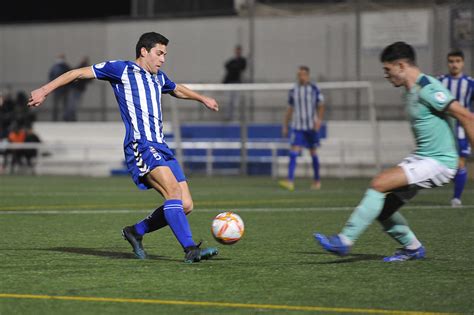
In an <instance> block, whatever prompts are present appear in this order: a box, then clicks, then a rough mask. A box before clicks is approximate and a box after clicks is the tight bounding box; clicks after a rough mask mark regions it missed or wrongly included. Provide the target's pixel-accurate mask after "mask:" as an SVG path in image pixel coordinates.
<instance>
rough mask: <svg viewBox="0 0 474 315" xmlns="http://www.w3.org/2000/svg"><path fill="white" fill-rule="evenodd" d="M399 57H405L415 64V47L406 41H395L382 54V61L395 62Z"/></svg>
mask: <svg viewBox="0 0 474 315" xmlns="http://www.w3.org/2000/svg"><path fill="white" fill-rule="evenodd" d="M399 59H405V60H407V62H408V63H409V64H411V65H414V64H415V61H416V55H415V50H414V49H413V47H412V46H410V45H408V44H407V43H405V42H395V43H393V44H391V45H388V46H387V47H385V48H384V50H383V51H382V53H381V54H380V61H381V62H393V61H395V60H399Z"/></svg>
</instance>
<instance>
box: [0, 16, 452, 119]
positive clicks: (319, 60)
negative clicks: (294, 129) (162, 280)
mask: <svg viewBox="0 0 474 315" xmlns="http://www.w3.org/2000/svg"><path fill="white" fill-rule="evenodd" d="M429 13H430V25H429V29H430V39H431V40H430V45H429V47H426V48H418V49H417V54H418V59H419V64H420V66H421V67H422V69H423V70H424V71H425V72H427V73H432V72H433V71H434V70H436V71H441V70H442V69H444V58H445V57H444V56H445V52H447V51H448V50H449V42H448V40H449V31H448V30H447V28H446V27H441V26H438V27H436V28H435V25H433V24H434V11H429ZM436 17H437V18H438V19H440V21H441V22H443V21H445V22H446V23H447V21H449V19H448V18H449V10H447V9H442V8H441V9H439V10H438V11H436ZM148 31H157V32H160V33H163V34H164V35H165V36H167V37H168V38H169V39H170V45H169V47H168V52H169V54H168V56H167V64H166V66H165V68H164V71H165V72H167V74H169V76H170V77H171V78H172V79H173V80H175V81H177V82H190V83H193V82H200V83H218V82H221V80H222V77H223V75H224V69H223V63H224V62H225V60H226V59H228V58H229V57H231V56H232V53H233V47H234V45H235V44H236V43H241V44H242V45H243V48H244V54H245V53H247V52H248V50H247V49H248V45H247V43H248V21H247V19H246V18H240V17H230V18H229V17H225V18H200V19H175V20H163V21H159V20H156V21H153V20H143V21H104V22H99V21H97V22H86V23H76V22H74V23H54V24H53V23H43V24H18V25H16V24H12V25H0V47H1V49H0V88H1V87H2V86H5V85H6V84H12V85H13V87H14V89H25V90H27V91H29V90H31V89H32V88H34V87H37V86H38V85H39V84H41V83H44V82H45V81H46V79H47V73H48V70H49V68H50V66H51V65H52V64H53V62H54V60H55V56H56V55H57V54H58V53H65V54H66V55H67V59H68V61H69V62H70V63H71V64H72V65H75V64H77V63H78V61H79V60H80V59H81V58H82V56H84V55H88V56H89V57H90V59H91V62H94V63H95V62H101V61H104V60H110V59H134V57H135V56H134V54H135V44H136V42H137V40H138V37H139V36H140V35H141V34H142V33H144V32H148ZM355 31H356V30H355V15H354V14H353V13H350V12H349V13H330V14H313V15H299V16H284V17H282V16H280V17H257V18H256V21H255V77H256V81H257V82H288V81H293V80H294V79H295V71H296V68H297V66H298V65H301V64H306V65H308V66H310V67H311V69H312V75H313V78H316V79H318V78H320V77H323V78H324V79H325V80H335V79H336V80H342V79H353V78H354V77H355V75H356V58H355V57H356V34H355ZM443 43H444V44H443ZM439 47H444V48H443V49H444V50H445V51H441V50H440V49H438V48H439ZM379 53H380V52H379V51H364V50H363V51H362V52H361V59H360V61H361V73H362V76H363V77H368V78H370V79H371V80H372V81H373V82H374V84H375V97H376V103H377V105H379V106H383V105H392V104H394V103H399V102H401V100H400V93H401V92H400V90H397V89H393V88H391V86H390V85H389V84H388V83H387V82H385V80H384V79H383V77H382V70H381V66H380V63H379ZM434 65H435V66H434ZM435 68H436V69H435ZM104 99H105V102H104V101H103V100H104ZM331 101H332V102H333V103H341V102H345V103H346V104H349V105H351V104H354V103H355V97H354V95H353V94H349V95H344V96H343V95H339V96H338V95H334V96H333V97H332V98H331ZM271 102H274V100H272V101H271ZM104 103H105V105H104ZM83 104H84V105H83V108H85V109H87V108H100V107H101V106H106V107H107V108H108V109H109V111H110V113H111V114H109V116H108V119H118V117H119V114H118V111H117V110H116V104H115V99H114V97H113V93H112V91H111V89H110V88H109V87H108V85H107V84H105V83H103V82H94V83H93V84H91V85H90V87H89V89H88V91H87V92H86V95H85V100H84V102H83ZM42 111H45V110H44V109H40V110H39V114H40V116H41V114H42ZM81 115H83V116H82V119H83V120H88V119H90V117H92V116H91V114H88V113H87V112H86V111H84V112H82V113H81Z"/></svg>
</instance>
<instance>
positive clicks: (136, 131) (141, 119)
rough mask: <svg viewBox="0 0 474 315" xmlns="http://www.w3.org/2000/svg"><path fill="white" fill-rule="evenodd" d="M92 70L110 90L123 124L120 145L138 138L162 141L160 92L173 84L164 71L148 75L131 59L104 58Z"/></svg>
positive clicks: (168, 91)
mask: <svg viewBox="0 0 474 315" xmlns="http://www.w3.org/2000/svg"><path fill="white" fill-rule="evenodd" d="M92 70H93V72H94V75H95V77H96V78H97V79H99V80H105V81H109V82H110V84H111V85H112V87H113V89H114V93H115V98H116V99H117V102H118V104H119V107H120V114H121V116H122V120H123V122H124V123H125V132H126V133H125V140H124V146H126V145H128V144H129V143H130V142H132V141H134V140H140V139H142V140H147V141H152V142H158V143H164V142H165V140H164V135H163V115H162V110H161V95H162V94H166V93H170V92H172V91H174V89H175V88H176V84H175V83H174V82H173V81H171V80H170V79H168V77H167V76H166V74H165V73H164V72H161V71H158V73H157V74H151V73H149V72H147V71H145V70H144V69H143V68H141V67H140V66H138V65H137V64H136V63H134V62H132V61H122V60H113V61H106V62H102V63H99V64H95V65H93V66H92Z"/></svg>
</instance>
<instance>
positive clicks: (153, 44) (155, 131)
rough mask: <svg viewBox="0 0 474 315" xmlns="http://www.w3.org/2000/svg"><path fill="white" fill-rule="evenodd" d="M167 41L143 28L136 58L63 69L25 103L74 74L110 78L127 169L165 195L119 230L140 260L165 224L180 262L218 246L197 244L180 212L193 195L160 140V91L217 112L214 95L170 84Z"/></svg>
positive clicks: (36, 99) (196, 258)
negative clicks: (148, 238) (149, 237)
mask: <svg viewBox="0 0 474 315" xmlns="http://www.w3.org/2000/svg"><path fill="white" fill-rule="evenodd" d="M167 45H168V39H167V38H166V37H164V36H163V35H161V34H158V33H155V32H150V33H145V34H143V35H142V36H141V37H140V39H139V40H138V42H137V45H136V49H135V52H136V60H135V62H133V61H121V60H114V61H106V62H103V63H99V64H95V65H93V66H92V67H90V66H89V67H84V68H79V69H74V70H71V71H68V72H66V73H65V74H63V75H61V76H59V77H58V78H57V79H55V80H53V81H51V82H49V83H48V84H46V85H44V86H42V87H40V88H39V89H37V90H34V91H32V92H31V98H30V100H29V102H28V105H29V106H39V105H41V104H42V103H43V102H44V100H45V99H46V96H47V95H48V94H50V93H51V92H53V91H54V90H56V89H57V88H59V87H62V86H64V85H66V84H69V83H71V82H74V81H75V80H77V79H94V78H96V79H99V80H105V81H109V82H110V84H111V85H112V87H113V90H114V93H115V96H116V99H117V102H118V103H119V107H120V112H121V115H122V120H123V122H124V124H125V129H126V135H125V141H124V151H125V160H126V162H127V167H128V171H129V173H130V174H131V175H132V178H133V181H134V182H135V184H136V185H137V187H138V188H139V189H151V188H153V189H155V190H156V191H157V192H159V193H160V194H161V195H162V196H163V197H164V198H165V202H164V204H163V205H162V206H160V207H158V208H157V209H156V210H155V211H154V212H153V213H151V214H150V215H149V216H148V217H146V218H145V219H144V220H142V221H140V222H138V223H137V224H135V225H132V226H127V227H125V228H124V229H123V230H122V235H123V236H124V238H125V239H126V240H127V241H128V242H129V243H130V245H131V246H132V248H133V252H134V253H135V256H136V257H137V258H139V259H145V258H146V252H145V251H144V249H143V244H142V239H143V235H144V234H146V233H150V232H153V231H156V230H158V229H161V228H163V227H165V226H167V225H169V226H170V228H171V230H172V231H173V233H174V235H175V237H176V238H177V240H178V241H179V243H180V244H181V246H182V247H183V249H184V251H185V258H184V261H185V262H186V263H192V262H198V261H200V260H201V259H208V258H210V257H212V256H214V255H217V249H216V248H204V249H201V248H199V246H200V244H196V243H195V242H194V240H193V238H192V233H191V228H190V226H189V222H188V220H187V218H186V215H185V213H186V214H189V213H190V212H191V211H192V209H193V200H192V197H191V192H190V191H189V187H188V184H187V182H186V177H185V176H184V173H183V170H182V169H181V166H180V165H179V163H178V161H177V160H176V159H175V157H174V155H173V153H172V152H171V150H170V149H169V147H168V145H167V144H166V142H165V141H164V135H163V122H162V108H161V94H162V93H164V94H167V93H170V94H171V95H173V96H174V97H177V98H182V99H189V100H195V101H198V102H201V103H202V104H204V106H206V107H207V108H208V109H211V110H213V111H218V104H217V102H216V100H214V99H213V98H209V97H206V96H203V95H201V94H199V93H196V92H194V91H192V90H190V89H188V88H186V87H185V86H183V85H180V84H175V83H174V82H173V81H171V80H170V79H169V78H168V77H167V76H166V74H165V73H164V72H162V71H161V67H162V66H163V64H164V63H165V56H166V54H167Z"/></svg>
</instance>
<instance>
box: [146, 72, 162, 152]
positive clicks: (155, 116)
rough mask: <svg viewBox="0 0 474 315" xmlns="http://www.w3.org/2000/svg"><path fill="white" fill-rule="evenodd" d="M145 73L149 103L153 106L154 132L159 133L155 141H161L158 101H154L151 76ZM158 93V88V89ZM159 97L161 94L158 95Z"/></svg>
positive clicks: (154, 95) (154, 90)
mask: <svg viewBox="0 0 474 315" xmlns="http://www.w3.org/2000/svg"><path fill="white" fill-rule="evenodd" d="M148 76H149V75H148V73H147V79H148V88H149V89H150V94H151V103H152V107H153V124H154V125H155V133H156V134H157V135H159V137H158V136H157V137H156V141H158V142H159V143H163V136H162V135H161V133H160V125H159V123H158V102H157V101H156V88H155V85H154V84H153V82H154V80H153V77H152V76H151V75H150V76H149V77H148ZM158 93H159V89H158ZM160 99H161V95H160Z"/></svg>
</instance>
